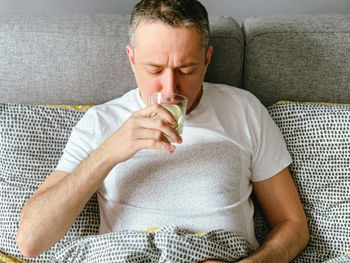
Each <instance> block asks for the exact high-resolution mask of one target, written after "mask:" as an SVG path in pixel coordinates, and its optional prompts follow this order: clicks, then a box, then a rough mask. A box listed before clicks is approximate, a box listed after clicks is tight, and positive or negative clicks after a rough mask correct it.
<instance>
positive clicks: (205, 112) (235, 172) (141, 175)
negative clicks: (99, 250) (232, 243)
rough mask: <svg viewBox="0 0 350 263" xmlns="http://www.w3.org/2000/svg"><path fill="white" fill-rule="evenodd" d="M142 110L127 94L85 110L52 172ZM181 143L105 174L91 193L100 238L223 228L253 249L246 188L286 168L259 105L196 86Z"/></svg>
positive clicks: (135, 96)
mask: <svg viewBox="0 0 350 263" xmlns="http://www.w3.org/2000/svg"><path fill="white" fill-rule="evenodd" d="M143 107H145V105H144V103H143V101H142V100H141V98H140V95H139V91H138V89H135V90H132V91H129V92H128V93H126V94H125V95H124V96H122V97H121V98H118V99H115V100H112V101H110V102H107V103H105V104H102V105H98V106H95V107H93V108H91V109H90V110H89V111H88V112H87V113H86V114H85V115H84V117H83V118H82V119H81V120H80V121H79V123H78V124H77V125H76V127H74V128H73V131H72V135H71V137H70V139H69V141H68V143H67V146H66V148H65V150H64V154H63V156H62V158H61V160H60V162H59V164H58V166H57V168H56V169H57V170H64V171H67V172H72V171H73V170H74V169H75V167H76V166H77V165H78V164H79V163H80V162H81V161H83V160H84V159H85V158H86V157H87V156H88V154H89V153H91V152H92V151H93V150H94V149H96V148H97V147H98V146H99V145H100V144H101V143H102V142H103V141H104V140H105V139H107V138H108V137H109V136H110V135H111V134H112V133H113V132H114V131H116V130H117V129H118V128H119V127H120V126H121V124H122V123H123V122H124V121H125V120H127V118H128V117H129V116H130V114H131V113H132V112H134V111H136V110H139V109H141V108H143ZM182 138H183V143H182V144H180V145H176V150H175V152H174V153H168V152H165V151H160V150H142V151H140V152H138V153H136V154H135V155H134V156H133V157H132V158H131V159H129V160H128V161H126V162H124V163H120V164H118V165H117V166H115V167H114V168H113V169H112V171H111V172H110V173H109V174H108V176H107V177H106V179H105V180H104V182H103V183H102V184H101V186H100V187H99V189H98V200H99V206H100V217H101V225H100V233H107V232H112V231H117V230H121V229H134V230H142V229H147V228H150V227H157V226H166V225H176V226H178V227H181V228H183V229H186V230H188V231H192V232H196V233H197V232H205V231H209V230H214V229H224V230H229V231H234V232H236V233H239V234H241V235H243V236H245V237H246V238H247V239H248V240H249V242H250V243H251V244H252V245H253V247H255V248H257V247H258V243H257V241H256V238H255V235H254V224H253V212H254V208H253V204H252V201H251V200H250V198H249V197H250V194H251V192H252V184H251V182H257V181H262V180H265V179H268V178H270V177H271V176H273V175H275V174H277V173H278V172H279V171H281V170H282V169H284V168H285V167H287V166H288V165H289V164H290V163H291V157H290V155H289V153H288V151H287V149H286V145H285V142H284V139H283V136H282V134H281V132H280V130H279V129H278V127H277V126H276V125H275V123H274V122H273V120H272V119H271V118H270V116H269V114H268V112H267V110H266V109H265V107H264V106H263V105H262V104H261V103H260V102H259V101H258V99H257V98H256V97H255V96H254V95H252V94H251V93H249V92H248V91H245V90H242V89H238V88H234V87H230V86H226V85H222V84H209V83H204V84H203V96H202V98H201V100H200V103H199V104H198V106H197V107H196V108H195V109H194V110H193V111H192V112H191V113H190V114H188V115H187V116H186V120H185V124H184V131H183V135H182ZM115 149H116V151H117V150H118V145H116V147H115Z"/></svg>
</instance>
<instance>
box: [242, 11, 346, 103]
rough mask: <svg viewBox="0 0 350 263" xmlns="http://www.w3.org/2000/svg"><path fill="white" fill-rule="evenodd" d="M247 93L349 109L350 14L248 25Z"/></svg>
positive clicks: (279, 18)
mask: <svg viewBox="0 0 350 263" xmlns="http://www.w3.org/2000/svg"><path fill="white" fill-rule="evenodd" d="M243 31H244V37H245V41H246V44H245V65H244V69H245V72H244V77H243V82H244V88H245V89H247V90H249V91H251V92H252V93H253V94H255V95H256V96H257V97H258V98H259V99H260V100H261V101H262V102H263V104H264V105H265V106H270V105H272V104H273V103H275V102H277V101H280V100H292V101H318V102H333V103H349V101H350V85H349V83H350V59H349V54H350V14H342V15H340V14H339V15H335V14H334V15H314V16H311V15H308V16H306V15H299V16H272V17H255V18H254V17H253V18H248V19H247V20H245V21H244V24H243Z"/></svg>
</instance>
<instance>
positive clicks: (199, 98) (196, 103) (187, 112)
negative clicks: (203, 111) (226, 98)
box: [186, 85, 203, 114]
mask: <svg viewBox="0 0 350 263" xmlns="http://www.w3.org/2000/svg"><path fill="white" fill-rule="evenodd" d="M202 95H203V85H202V88H201V90H200V92H199V93H198V95H197V97H196V99H195V101H194V102H193V104H192V106H191V107H190V108H189V109H188V110H187V111H186V114H189V113H190V112H191V111H193V110H194V109H195V108H196V107H197V106H198V104H199V102H200V101H201V98H202Z"/></svg>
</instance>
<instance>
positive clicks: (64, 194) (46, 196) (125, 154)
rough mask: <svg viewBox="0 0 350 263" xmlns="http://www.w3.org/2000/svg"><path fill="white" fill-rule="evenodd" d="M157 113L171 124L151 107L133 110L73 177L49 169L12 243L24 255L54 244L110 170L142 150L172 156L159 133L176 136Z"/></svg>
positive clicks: (156, 107) (170, 120)
mask: <svg viewBox="0 0 350 263" xmlns="http://www.w3.org/2000/svg"><path fill="white" fill-rule="evenodd" d="M155 115H160V116H161V117H162V119H163V120H166V121H167V122H168V123H171V124H174V122H175V120H174V119H173V117H172V115H171V114H170V113H169V112H168V111H167V110H166V109H164V108H163V107H161V106H160V105H157V104H154V105H152V106H149V107H146V108H144V109H142V110H140V111H138V112H135V113H133V114H132V115H131V117H130V118H129V119H128V120H127V121H126V122H125V123H124V124H123V125H122V126H121V127H120V128H119V129H118V130H117V131H116V132H115V133H114V134H113V135H112V136H110V137H109V138H108V139H107V140H106V141H105V142H103V143H102V144H101V145H100V146H99V147H98V148H97V149H96V150H95V151H93V152H92V153H91V154H90V155H89V156H88V157H87V158H86V159H85V160H84V161H83V162H82V163H81V164H80V165H79V166H78V167H77V168H76V169H75V170H74V171H73V172H72V173H66V172H63V171H54V172H53V173H52V174H51V175H50V176H49V177H48V178H47V179H46V180H45V182H44V183H43V184H42V185H41V186H40V187H39V189H38V191H37V192H36V193H35V194H34V195H33V196H32V197H31V198H30V199H29V200H28V202H27V203H26V204H25V205H24V207H23V208H22V211H21V215H20V226H19V229H18V232H17V237H16V241H17V245H18V247H19V249H20V251H21V252H22V254H23V255H24V256H25V257H36V256H38V255H39V254H41V253H42V252H44V251H46V250H47V249H49V248H50V247H51V246H53V245H54V244H55V243H57V242H58V241H59V240H60V239H61V238H62V237H63V236H64V235H65V234H66V233H67V231H68V230H69V228H70V227H71V226H72V224H73V222H74V221H75V219H76V218H77V217H78V216H79V214H80V212H81V211H82V210H83V208H84V206H85V205H86V203H87V202H88V201H89V199H90V198H91V196H92V195H93V194H94V192H95V191H96V190H97V189H98V187H99V186H100V184H101V183H102V182H103V180H104V179H105V177H106V176H107V175H108V173H109V172H110V170H111V169H112V168H113V167H114V166H115V165H117V164H118V163H121V162H124V161H126V160H128V159H129V158H130V157H132V156H133V155H134V154H135V153H136V152H138V151H140V150H141V149H146V148H152V149H159V150H165V151H168V152H172V151H174V149H175V146H174V145H172V144H170V143H169V141H167V140H166V139H165V138H164V136H163V135H164V134H166V135H167V136H169V137H171V138H172V139H173V140H174V141H175V142H178V143H180V142H181V138H180V136H179V135H178V134H177V133H176V131H175V130H174V129H172V128H171V127H170V126H169V125H168V124H167V123H165V121H162V120H160V119H152V118H149V117H151V116H155Z"/></svg>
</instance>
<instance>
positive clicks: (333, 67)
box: [0, 14, 350, 262]
mask: <svg viewBox="0 0 350 263" xmlns="http://www.w3.org/2000/svg"><path fill="white" fill-rule="evenodd" d="M128 19H129V18H128V17H125V16H119V15H104V14H99V15H84V14H81V15H38V16H24V15H1V16H0V132H1V133H0V189H1V193H0V262H1V260H3V261H2V262H5V260H9V255H12V256H13V257H17V258H22V257H21V254H20V253H19V251H18V249H17V247H16V244H15V233H16V230H17V228H18V216H19V211H20V209H21V207H22V206H23V204H24V202H25V201H26V200H27V199H28V198H29V197H30V195H31V194H32V193H33V192H34V191H35V189H36V188H37V187H38V186H39V185H40V183H41V182H42V181H43V180H44V179H45V177H46V176H47V175H48V174H49V173H50V171H51V170H52V169H54V167H55V165H56V163H57V160H58V158H59V157H60V155H61V151H62V148H63V147H64V145H65V142H66V141H67V139H68V136H69V134H70V130H71V128H72V127H73V126H74V124H75V123H76V122H77V121H78V120H79V119H80V118H81V117H82V115H83V114H84V111H82V110H77V108H74V109H72V108H67V107H65V108H62V107H52V106H50V107H46V106H45V107H43V106H38V105H95V104H100V103H104V102H106V101H108V100H111V99H113V98H115V97H118V96H120V95H122V94H124V93H125V92H126V91H128V90H130V89H132V88H135V87H136V84H135V81H134V79H133V75H132V71H131V69H130V66H129V62H128V60H127V56H126V52H125V45H126V44H127V43H128V38H127V36H128V34H127V31H128ZM210 23H211V31H212V33H211V44H212V45H213V46H214V53H213V57H212V62H211V65H210V66H209V68H208V73H207V75H206V81H208V82H216V83H225V84H229V85H232V86H236V87H240V88H243V89H246V90H249V91H250V92H252V93H253V94H255V95H256V96H257V97H258V98H259V99H260V100H261V101H262V103H263V104H264V105H265V106H266V107H267V108H268V110H269V112H270V114H271V116H272V117H273V119H274V120H275V122H276V123H277V125H279V127H280V129H281V131H282V133H283V134H284V136H285V139H286V142H287V146H288V149H289V151H290V152H291V155H292V157H293V160H294V161H293V164H292V166H291V167H290V169H291V172H292V175H293V178H294V181H295V183H296V185H297V188H298V191H299V194H300V197H301V200H302V202H303V205H304V209H305V211H306V215H307V218H308V224H309V227H310V233H311V239H310V243H309V245H308V246H307V248H306V249H305V250H304V251H303V252H302V253H301V254H300V255H299V256H298V257H297V258H296V259H295V260H294V262H326V261H329V262H350V258H349V256H348V255H347V254H348V252H350V234H349V233H350V125H349V123H350V106H349V105H346V104H347V103H350V55H349V54H350V15H316V16H273V17H252V18H248V19H246V20H245V21H244V23H243V25H242V26H240V25H239V24H237V23H236V22H235V21H234V19H232V18H230V17H222V16H210ZM279 101H284V102H280V103H278V104H276V103H277V102H279ZM287 101H288V102H287ZM310 102H322V103H310ZM256 208H257V209H256V214H255V222H256V235H257V237H258V239H259V241H260V242H262V241H263V239H264V238H265V236H266V233H267V230H268V225H267V224H266V222H265V220H264V218H263V216H262V214H261V212H260V210H259V207H258V205H256ZM98 224H99V222H98V205H97V202H96V196H93V198H92V199H91V200H90V202H89V203H88V205H87V206H86V208H85V210H84V211H83V212H82V214H81V215H80V217H79V218H78V219H77V221H76V222H75V224H74V225H73V227H72V228H71V230H70V231H69V232H68V233H67V235H66V236H65V237H64V238H63V240H62V241H61V242H60V243H59V244H57V245H56V246H55V247H53V248H52V249H50V250H49V251H47V252H45V253H44V254H43V255H41V256H40V257H38V258H35V259H31V260H28V261H30V262H48V261H49V260H50V258H51V257H52V256H53V255H54V254H55V253H56V251H57V250H58V249H59V248H60V247H61V246H64V245H66V244H69V243H70V242H72V241H73V240H76V239H79V238H81V237H83V236H87V235H94V234H96V233H97V231H98ZM5 258H7V259H5ZM6 262H7V261H6Z"/></svg>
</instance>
